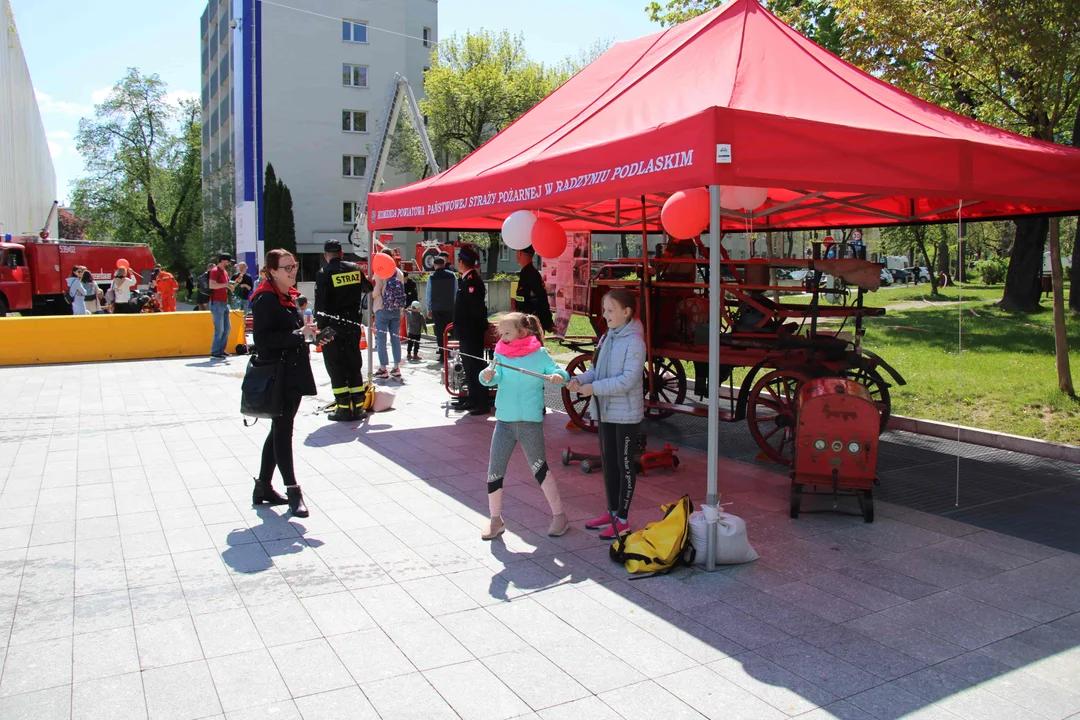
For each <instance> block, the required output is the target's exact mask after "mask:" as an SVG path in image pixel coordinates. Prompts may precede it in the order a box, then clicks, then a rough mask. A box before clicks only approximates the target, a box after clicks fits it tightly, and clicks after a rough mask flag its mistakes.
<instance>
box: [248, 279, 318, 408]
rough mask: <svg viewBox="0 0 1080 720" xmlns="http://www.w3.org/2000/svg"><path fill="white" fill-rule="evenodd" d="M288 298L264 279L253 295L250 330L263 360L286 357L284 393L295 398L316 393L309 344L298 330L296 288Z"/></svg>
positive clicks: (299, 321)
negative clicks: (309, 356)
mask: <svg viewBox="0 0 1080 720" xmlns="http://www.w3.org/2000/svg"><path fill="white" fill-rule="evenodd" d="M290 290H291V291H292V292H291V293H290V294H289V296H288V297H286V296H284V295H282V294H280V293H279V292H278V291H277V289H276V288H275V287H274V286H273V284H271V283H269V282H266V281H265V280H264V281H263V282H261V283H260V284H259V287H257V288H256V289H255V292H254V293H253V294H252V296H251V331H252V334H253V335H254V338H255V352H256V354H257V356H258V358H259V361H260V362H274V361H276V360H278V359H280V358H284V359H285V392H286V393H287V394H288V395H290V396H293V397H297V396H300V395H314V394H315V376H314V375H312V374H311V361H310V360H309V359H308V346H307V343H305V342H304V338H303V336H302V335H301V334H300V332H299V329H300V326H301V325H302V324H303V321H302V320H301V319H300V312H299V311H298V310H297V309H296V296H297V295H298V294H299V293H297V292H296V288H290Z"/></svg>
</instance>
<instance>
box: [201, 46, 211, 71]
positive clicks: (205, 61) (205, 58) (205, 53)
mask: <svg viewBox="0 0 1080 720" xmlns="http://www.w3.org/2000/svg"><path fill="white" fill-rule="evenodd" d="M208 67H210V48H209V47H208V46H205V45H204V46H203V49H202V71H203V72H206V69H207V68H208Z"/></svg>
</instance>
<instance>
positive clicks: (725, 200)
mask: <svg viewBox="0 0 1080 720" xmlns="http://www.w3.org/2000/svg"><path fill="white" fill-rule="evenodd" d="M736 190H738V188H734V187H731V186H730V185H721V186H720V207H722V208H724V209H725V210H739V209H741V208H742V205H739V204H737V203H736V202H735V191H736Z"/></svg>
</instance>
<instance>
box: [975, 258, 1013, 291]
mask: <svg viewBox="0 0 1080 720" xmlns="http://www.w3.org/2000/svg"><path fill="white" fill-rule="evenodd" d="M1008 271H1009V261H1008V260H1006V259H1005V258H999V257H992V258H987V259H986V260H980V261H979V262H977V263H975V272H976V274H977V275H978V276H979V278H980V279H981V280H982V282H983V284H984V285H999V284H1001V283H1003V282H1005V274H1006V273H1007V272H1008Z"/></svg>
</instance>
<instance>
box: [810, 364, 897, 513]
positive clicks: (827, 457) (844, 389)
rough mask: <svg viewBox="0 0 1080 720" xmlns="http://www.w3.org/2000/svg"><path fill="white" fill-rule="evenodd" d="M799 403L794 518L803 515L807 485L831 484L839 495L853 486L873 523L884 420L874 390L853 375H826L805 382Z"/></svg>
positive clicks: (834, 496)
mask: <svg viewBox="0 0 1080 720" xmlns="http://www.w3.org/2000/svg"><path fill="white" fill-rule="evenodd" d="M796 404H797V406H798V420H797V423H796V427H795V462H794V464H793V465H792V468H791V517H793V518H797V517H799V509H800V506H801V504H802V496H803V487H804V486H806V485H810V486H818V487H829V488H832V493H831V494H832V496H833V498H834V499H835V498H836V497H838V496H839V495H841V494H851V492H852V491H853V492H854V493H855V494H856V495H857V496H858V498H859V507H860V509H861V510H862V515H863V519H864V520H866V522H873V521H874V504H873V503H874V501H873V487H874V485H875V484H876V483H877V456H878V428H879V423H880V421H881V420H880V417H879V416H878V410H877V407H875V405H874V401H873V399H872V398H871V397H870V393H869V392H868V391H867V390H866V388H865V387H863V386H862V385H860V384H859V383H857V382H855V381H853V380H845V379H844V378H838V377H824V378H818V379H816V380H810V381H808V382H806V383H805V384H804V385H803V386H802V388H801V389H800V390H799V394H798V398H797V402H796ZM842 490H845V491H848V492H846V493H841V491H842Z"/></svg>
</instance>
